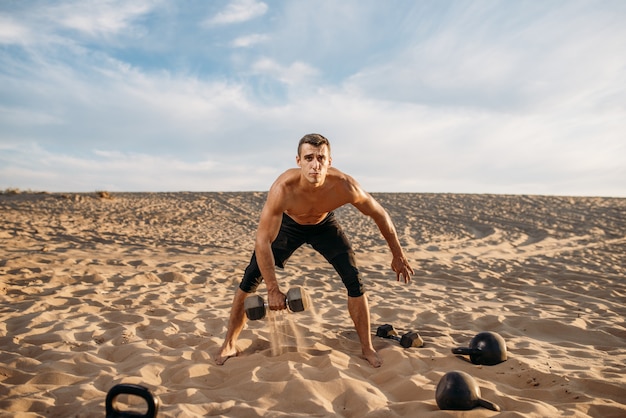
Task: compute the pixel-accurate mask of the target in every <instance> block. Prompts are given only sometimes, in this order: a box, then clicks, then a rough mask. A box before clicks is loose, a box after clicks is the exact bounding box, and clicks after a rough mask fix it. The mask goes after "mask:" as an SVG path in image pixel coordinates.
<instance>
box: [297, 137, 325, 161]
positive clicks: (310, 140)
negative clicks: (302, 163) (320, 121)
mask: <svg viewBox="0 0 626 418" xmlns="http://www.w3.org/2000/svg"><path fill="white" fill-rule="evenodd" d="M303 144H310V145H313V146H314V147H321V146H322V145H326V146H327V147H328V153H329V154H330V142H329V141H328V139H326V138H325V137H323V136H322V135H320V134H308V135H304V136H303V137H302V139H301V140H300V142H299V143H298V156H300V150H301V149H302V145H303Z"/></svg>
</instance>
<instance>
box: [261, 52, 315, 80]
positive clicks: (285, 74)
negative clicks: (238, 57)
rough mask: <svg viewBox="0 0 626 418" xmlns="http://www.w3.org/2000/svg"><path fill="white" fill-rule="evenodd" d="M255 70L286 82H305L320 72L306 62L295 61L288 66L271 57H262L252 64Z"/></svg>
mask: <svg viewBox="0 0 626 418" xmlns="http://www.w3.org/2000/svg"><path fill="white" fill-rule="evenodd" d="M252 70H253V72H255V73H257V74H264V75H269V76H271V77H274V78H276V79H277V80H280V81H281V82H283V83H285V84H290V85H298V84H304V83H305V82H306V81H309V80H311V79H312V78H314V77H315V76H317V75H318V74H319V71H318V70H317V69H315V68H313V67H311V66H310V65H308V64H306V63H304V62H300V61H297V62H294V63H292V64H291V65H289V66H288V67H285V66H282V65H280V64H279V63H277V62H276V61H274V60H272V59H270V58H262V59H260V60H258V61H256V62H255V63H254V64H253V65H252Z"/></svg>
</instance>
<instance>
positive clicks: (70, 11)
mask: <svg viewBox="0 0 626 418" xmlns="http://www.w3.org/2000/svg"><path fill="white" fill-rule="evenodd" d="M152 4H153V2H151V1H148V0H146V1H142V0H136V1H119V0H109V1H83V0H81V1H76V2H72V3H65V4H61V5H57V6H51V7H50V8H48V10H47V11H46V13H49V14H50V16H51V18H52V19H55V20H56V21H58V22H59V23H60V24H61V25H62V26H64V27H66V28H69V29H74V30H77V31H79V32H83V33H85V34H88V35H92V36H101V35H108V34H116V33H118V32H120V31H122V30H124V29H126V28H128V27H129V25H130V24H131V23H132V21H133V20H134V19H136V18H137V17H139V16H141V15H144V14H145V13H147V12H148V11H150V9H151V7H152Z"/></svg>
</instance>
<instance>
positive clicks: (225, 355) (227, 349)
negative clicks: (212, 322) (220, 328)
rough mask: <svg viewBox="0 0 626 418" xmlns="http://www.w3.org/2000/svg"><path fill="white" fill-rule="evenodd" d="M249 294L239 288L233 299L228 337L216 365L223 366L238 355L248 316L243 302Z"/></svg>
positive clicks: (216, 359) (217, 357) (218, 354)
mask: <svg viewBox="0 0 626 418" xmlns="http://www.w3.org/2000/svg"><path fill="white" fill-rule="evenodd" d="M248 295H249V294H248V293H246V292H244V291H243V290H241V289H240V288H239V287H237V291H236V292H235V297H234V298H233V306H232V307H231V310H230V318H229V319H228V330H227V331H226V337H225V339H224V344H222V348H221V349H220V351H219V353H217V356H216V357H215V364H217V365H220V366H221V365H222V364H224V362H225V361H226V360H228V359H229V358H231V357H235V356H236V355H237V354H238V351H237V346H236V343H237V338H238V337H239V334H240V333H241V330H242V329H243V326H244V325H245V323H246V316H245V311H244V305H243V301H244V300H245V299H246V297H247V296H248Z"/></svg>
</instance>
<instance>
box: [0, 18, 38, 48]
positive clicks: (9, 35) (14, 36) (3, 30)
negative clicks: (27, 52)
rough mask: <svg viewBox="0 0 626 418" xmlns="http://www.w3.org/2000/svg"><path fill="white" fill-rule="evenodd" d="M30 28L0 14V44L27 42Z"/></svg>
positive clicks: (29, 36)
mask: <svg viewBox="0 0 626 418" xmlns="http://www.w3.org/2000/svg"><path fill="white" fill-rule="evenodd" d="M31 36H32V35H31V32H30V29H29V28H28V27H27V26H24V25H22V24H21V23H19V22H16V21H15V20H14V19H11V18H10V17H7V16H2V15H0V44H20V43H29V42H28V41H29V39H30V38H31Z"/></svg>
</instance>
